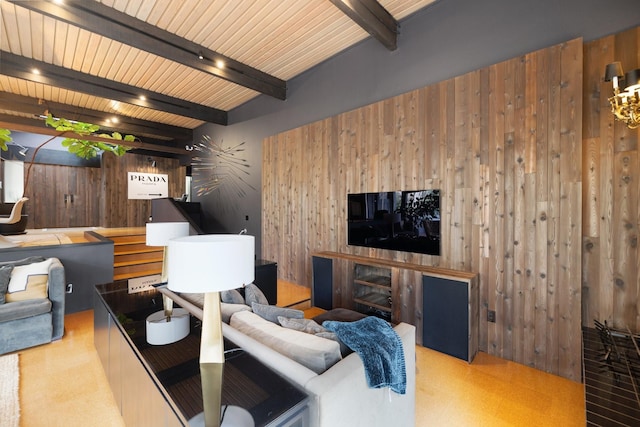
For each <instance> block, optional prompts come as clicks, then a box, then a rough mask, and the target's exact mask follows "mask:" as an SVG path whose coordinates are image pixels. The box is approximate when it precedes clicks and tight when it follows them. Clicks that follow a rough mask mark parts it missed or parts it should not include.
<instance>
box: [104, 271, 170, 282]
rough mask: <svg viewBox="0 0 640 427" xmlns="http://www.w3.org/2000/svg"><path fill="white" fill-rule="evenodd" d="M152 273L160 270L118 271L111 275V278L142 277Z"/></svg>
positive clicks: (115, 279)
mask: <svg viewBox="0 0 640 427" xmlns="http://www.w3.org/2000/svg"><path fill="white" fill-rule="evenodd" d="M154 274H162V271H156V270H149V271H138V272H129V273H118V274H114V275H113V280H114V281H117V280H128V279H135V278H136V277H144V276H152V275H154Z"/></svg>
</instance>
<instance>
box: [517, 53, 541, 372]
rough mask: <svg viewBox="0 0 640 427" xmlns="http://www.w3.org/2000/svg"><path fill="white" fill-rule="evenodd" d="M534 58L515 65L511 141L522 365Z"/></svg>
mask: <svg viewBox="0 0 640 427" xmlns="http://www.w3.org/2000/svg"><path fill="white" fill-rule="evenodd" d="M533 56H535V53H534V54H529V55H526V56H525V57H522V58H520V60H519V61H516V62H515V64H514V65H515V76H514V81H515V85H514V89H515V90H514V93H515V101H516V102H515V111H514V113H515V120H514V124H515V129H514V141H513V159H512V160H511V162H512V164H513V242H512V244H513V273H512V276H513V293H512V295H513V296H512V300H513V316H512V319H513V324H514V326H513V339H512V348H513V360H515V361H516V362H519V363H523V364H525V359H526V356H525V350H524V349H525V340H526V339H527V337H528V335H529V334H528V330H527V324H526V323H525V319H524V317H525V299H526V295H527V289H526V284H525V283H526V282H525V270H526V267H525V259H526V242H525V240H526V232H527V228H526V214H527V210H528V206H527V204H526V201H527V199H526V194H525V176H526V168H527V157H528V156H527V153H528V151H527V149H528V146H529V134H530V133H531V132H530V131H529V132H527V130H526V125H527V124H528V123H530V119H528V117H530V116H531V115H532V113H533V112H532V111H531V110H529V108H528V107H529V105H528V102H529V98H528V97H527V95H528V94H529V92H530V91H529V90H528V88H529V87H530V86H535V85H534V84H532V83H528V81H527V77H528V75H527V64H528V63H529V62H530V61H531V57H533Z"/></svg>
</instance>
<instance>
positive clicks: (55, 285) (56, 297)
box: [49, 258, 66, 340]
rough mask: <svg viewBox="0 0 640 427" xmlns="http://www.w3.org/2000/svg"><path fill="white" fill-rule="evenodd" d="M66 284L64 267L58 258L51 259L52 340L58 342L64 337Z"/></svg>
mask: <svg viewBox="0 0 640 427" xmlns="http://www.w3.org/2000/svg"><path fill="white" fill-rule="evenodd" d="M65 293H66V283H65V274H64V266H63V265H62V263H61V262H60V260H59V259H58V258H53V261H52V262H51V265H50V266H49V300H50V301H51V315H52V322H53V333H52V337H51V339H52V340H58V339H60V338H62V336H63V335H64V301H65V296H66V295H65Z"/></svg>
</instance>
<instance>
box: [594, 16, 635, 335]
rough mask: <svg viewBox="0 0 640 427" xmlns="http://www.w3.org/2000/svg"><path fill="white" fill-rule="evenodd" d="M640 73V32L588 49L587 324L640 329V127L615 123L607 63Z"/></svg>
mask: <svg viewBox="0 0 640 427" xmlns="http://www.w3.org/2000/svg"><path fill="white" fill-rule="evenodd" d="M614 61H620V62H622V67H623V70H624V71H629V70H632V69H635V68H638V67H640V27H637V28H634V29H631V30H628V31H625V32H622V33H619V34H616V35H611V36H608V37H604V38H602V39H599V40H595V41H593V42H590V43H586V44H585V47H584V62H585V68H584V69H585V72H584V95H583V96H584V100H585V102H584V109H583V123H584V130H583V138H584V139H583V147H584V156H583V166H582V168H583V174H584V175H583V182H584V189H583V196H582V198H583V206H584V208H583V220H582V224H583V225H582V234H583V253H584V256H583V259H582V265H583V274H582V283H583V300H582V305H583V310H582V322H583V324H584V325H586V326H593V321H594V319H597V320H599V321H604V320H606V321H607V322H608V323H609V324H610V325H613V326H614V327H616V328H621V329H623V330H624V329H626V328H627V327H629V328H630V329H631V330H633V331H634V332H639V331H640V313H639V312H638V311H639V307H638V299H639V297H640V276H639V272H640V253H639V251H638V228H639V227H640V170H639V166H640V165H639V159H638V156H639V153H638V140H639V138H640V136H639V133H640V130H639V129H629V128H628V127H627V126H626V125H625V124H624V123H622V122H619V121H615V120H614V118H613V115H612V114H611V112H610V105H609V102H608V100H607V98H608V97H609V96H611V95H612V92H613V91H612V88H611V83H610V82H609V83H606V82H603V78H602V77H603V75H604V69H605V66H606V64H608V63H611V62H614Z"/></svg>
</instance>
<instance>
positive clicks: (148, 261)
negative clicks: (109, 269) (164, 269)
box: [113, 255, 162, 268]
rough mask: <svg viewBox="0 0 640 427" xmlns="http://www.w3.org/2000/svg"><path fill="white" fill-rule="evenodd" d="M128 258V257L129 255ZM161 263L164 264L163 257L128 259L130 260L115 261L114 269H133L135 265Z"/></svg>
mask: <svg viewBox="0 0 640 427" xmlns="http://www.w3.org/2000/svg"><path fill="white" fill-rule="evenodd" d="M127 256H128V255H127ZM158 262H159V263H160V264H162V255H160V256H159V257H158V256H156V257H153V258H146V259H140V258H137V259H136V258H134V259H128V260H120V259H118V260H114V262H113V267H114V268H121V267H131V266H134V265H147V264H151V263H158Z"/></svg>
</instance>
